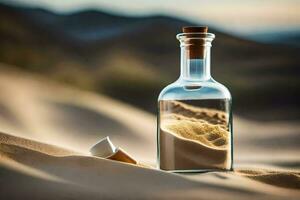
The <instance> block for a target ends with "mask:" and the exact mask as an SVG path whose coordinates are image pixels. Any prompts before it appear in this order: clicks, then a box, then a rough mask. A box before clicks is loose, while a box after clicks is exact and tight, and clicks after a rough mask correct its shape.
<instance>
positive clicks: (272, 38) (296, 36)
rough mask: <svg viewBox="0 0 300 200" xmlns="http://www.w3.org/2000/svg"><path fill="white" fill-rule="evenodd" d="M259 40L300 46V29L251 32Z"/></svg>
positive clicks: (253, 37) (252, 36)
mask: <svg viewBox="0 0 300 200" xmlns="http://www.w3.org/2000/svg"><path fill="white" fill-rule="evenodd" d="M248 38H251V39H253V40H255V41H258V42H263V43H271V44H285V45H289V46H294V47H300V30H299V29H298V30H290V31H277V32H265V33H257V34H251V35H249V36H248Z"/></svg>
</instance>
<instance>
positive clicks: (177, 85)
mask: <svg viewBox="0 0 300 200" xmlns="http://www.w3.org/2000/svg"><path fill="white" fill-rule="evenodd" d="M187 99H229V100H230V99H231V94H230V92H229V90H228V89H227V88H226V87H225V86H224V85H222V84H221V83H219V82H217V81H215V80H214V79H210V80H208V81H197V82H196V81H182V80H177V81H175V82H174V83H171V84H169V85H168V86H166V87H165V88H164V89H163V90H162V91H161V92H160V94H159V97H158V100H187Z"/></svg>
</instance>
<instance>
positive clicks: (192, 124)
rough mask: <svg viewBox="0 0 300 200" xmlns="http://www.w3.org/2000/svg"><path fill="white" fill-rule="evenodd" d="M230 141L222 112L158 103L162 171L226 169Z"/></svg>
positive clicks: (176, 103)
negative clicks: (159, 104) (159, 107)
mask: <svg viewBox="0 0 300 200" xmlns="http://www.w3.org/2000/svg"><path fill="white" fill-rule="evenodd" d="M164 108H166V109H167V111H164ZM229 138H230V133H229V131H228V116H226V113H225V112H223V111H219V110H215V109H208V108H199V107H195V106H191V105H187V104H185V103H182V102H179V101H163V102H161V119H160V143H161V145H160V165H161V168H162V169H165V170H186V169H188V170H201V169H203V170H205V169H220V170H221V169H228V168H229V167H230V166H228V163H229V162H228V159H230V149H229V148H230V140H229Z"/></svg>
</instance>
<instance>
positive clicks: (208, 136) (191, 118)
mask: <svg viewBox="0 0 300 200" xmlns="http://www.w3.org/2000/svg"><path fill="white" fill-rule="evenodd" d="M208 36H209V40H207V39H206V37H207V36H206V35H204V36H203V35H202V36H198V37H199V39H200V40H205V45H204V46H205V47H204V48H205V54H204V56H203V58H201V59H194V58H190V57H189V55H190V54H189V52H188V49H187V48H186V46H187V45H185V43H186V42H187V39H186V38H185V35H183V34H181V35H179V40H180V41H181V74H180V77H179V79H178V80H177V81H175V82H174V83H172V84H170V85H168V86H167V87H165V88H164V89H163V90H162V91H161V93H160V95H159V98H158V119H157V122H158V126H157V153H158V154H157V160H158V166H159V168H160V169H162V170H167V171H173V172H203V171H219V170H231V169H232V163H233V162H232V161H233V145H232V138H233V133H232V113H231V95H230V92H229V90H228V89H227V88H226V87H225V86H223V85H222V84H220V83H218V82H216V81H215V80H214V79H213V78H212V77H211V76H210V46H211V45H210V42H211V41H212V37H211V35H208ZM180 37H184V39H183V40H181V39H180ZM193 39H195V38H193Z"/></svg>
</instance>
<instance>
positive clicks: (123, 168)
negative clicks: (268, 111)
mask: <svg viewBox="0 0 300 200" xmlns="http://www.w3.org/2000/svg"><path fill="white" fill-rule="evenodd" d="M0 158H1V159H0V171H1V179H0V184H1V189H0V190H1V193H0V197H1V198H4V199H6V198H13V197H16V198H17V197H20V196H22V198H29V197H32V194H34V198H35V199H41V198H43V199H53V198H55V199H63V198H72V199H82V198H89V199H97V198H99V197H102V198H108V197H109V199H120V198H124V197H126V199H141V198H142V199H153V198H155V199H168V198H175V199H176V198H177V199H182V198H185V199H194V198H196V199H219V198H222V199H232V197H238V198H237V199H250V198H253V196H254V197H255V198H256V199H281V198H285V197H287V196H289V197H291V198H293V197H295V198H296V197H297V196H298V195H300V193H299V191H297V190H293V189H295V188H298V189H299V177H298V180H295V176H299V173H296V172H286V171H283V172H281V171H277V172H276V173H275V172H274V173H272V172H271V171H266V172H264V171H263V170H256V169H251V170H240V171H239V172H237V173H234V172H232V173H208V174H198V175H197V174H194V175H193V174H192V175H175V174H170V173H166V172H162V171H158V170H154V169H147V168H143V167H137V166H134V165H130V164H123V163H119V162H115V161H110V160H105V159H101V158H97V157H91V156H87V155H79V154H76V153H73V152H72V151H69V150H67V149H63V148H60V147H55V146H49V145H47V144H43V143H39V142H35V141H31V140H25V139H22V138H17V137H14V136H10V135H6V134H3V133H1V134H0ZM270 173H272V174H271V176H270ZM208 176H209V178H208ZM251 176H255V177H256V178H255V179H256V180H258V181H257V182H255V181H252V180H251V179H253V178H252V177H251ZM266 176H269V179H270V178H272V176H273V178H275V179H276V180H277V181H276V184H275V185H276V186H279V187H275V186H271V185H267V184H263V183H264V182H265V183H268V184H272V183H270V181H265V180H266V178H265V177H266ZM245 177H250V178H245ZM278 183H280V184H278ZM284 183H293V184H284ZM294 184H295V185H294ZM16 188H17V190H16ZM4 191H5V192H4ZM216 191H218V192H216ZM204 194H205V196H204Z"/></svg>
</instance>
